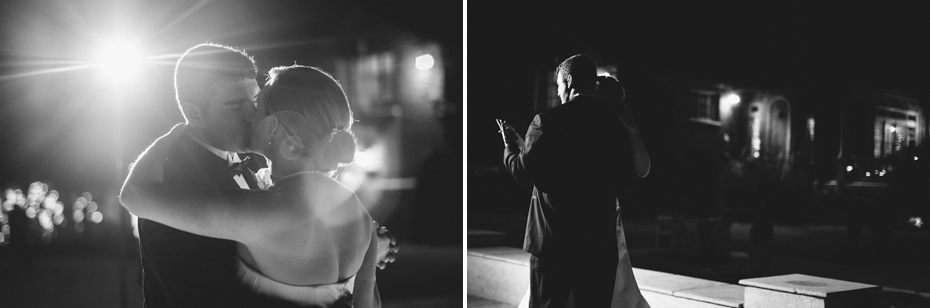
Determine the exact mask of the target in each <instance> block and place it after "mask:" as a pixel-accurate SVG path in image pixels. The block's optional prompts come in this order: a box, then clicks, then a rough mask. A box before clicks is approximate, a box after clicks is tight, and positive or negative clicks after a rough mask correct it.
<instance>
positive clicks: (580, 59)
mask: <svg viewBox="0 0 930 308" xmlns="http://www.w3.org/2000/svg"><path fill="white" fill-rule="evenodd" d="M556 76H558V78H561V79H562V81H563V82H565V80H566V79H567V77H568V76H572V83H573V84H574V87H575V88H580V89H584V88H591V89H593V88H594V87H595V86H596V85H597V66H596V65H595V64H594V60H592V59H591V57H589V56H588V55H584V54H577V55H574V56H571V57H569V58H568V59H565V61H562V64H559V68H558V69H557V70H556Z"/></svg>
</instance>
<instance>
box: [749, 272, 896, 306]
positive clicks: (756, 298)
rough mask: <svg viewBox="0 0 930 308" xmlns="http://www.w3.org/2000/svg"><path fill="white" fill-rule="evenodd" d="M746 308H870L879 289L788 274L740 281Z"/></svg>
mask: <svg viewBox="0 0 930 308" xmlns="http://www.w3.org/2000/svg"><path fill="white" fill-rule="evenodd" d="M740 284H742V285H746V286H747V287H746V293H745V300H746V307H747V308H769V307H772V308H775V307H804V308H809V307H810V308H814V307H819V308H832V307H872V306H874V305H875V300H876V297H877V295H878V290H880V289H881V287H879V286H875V285H869V284H862V283H856V282H850V281H843V280H836V279H829V278H822V277H815V276H808V275H802V274H790V275H782V276H773V277H763V278H753V279H743V280H740Z"/></svg>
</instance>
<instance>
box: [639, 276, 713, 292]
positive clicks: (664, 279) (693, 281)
mask: <svg viewBox="0 0 930 308" xmlns="http://www.w3.org/2000/svg"><path fill="white" fill-rule="evenodd" d="M634 275H635V274H634ZM636 282H637V283H639V289H640V290H643V291H650V292H655V293H661V294H666V295H676V294H675V293H676V292H681V291H685V290H690V289H698V288H707V287H714V286H723V285H727V284H726V283H723V282H717V281H711V280H705V279H699V278H692V277H688V276H681V275H662V276H653V277H648V278H643V279H642V280H640V279H639V277H637V279H636Z"/></svg>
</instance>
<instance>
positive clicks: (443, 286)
mask: <svg viewBox="0 0 930 308" xmlns="http://www.w3.org/2000/svg"><path fill="white" fill-rule="evenodd" d="M401 249H402V250H401V251H400V253H399V254H398V259H397V261H396V262H395V263H394V264H391V265H390V266H389V267H388V268H387V269H386V270H384V271H379V273H378V285H379V288H380V291H381V296H382V303H383V307H385V308H392V307H395V308H399V307H440V308H441V307H461V306H462V289H463V276H462V255H463V251H462V249H461V247H454V246H425V245H415V244H407V245H404V246H401ZM33 262H34V265H35V267H34V269H32V270H28V269H25V268H24V267H22V266H18V265H17V264H16V262H15V261H14V260H13V258H12V256H11V255H10V254H9V253H8V251H3V250H2V249H0V307H5V308H21V307H22V308H26V307H28V308H41V307H94V308H98V307H99V308H109V307H112V308H117V307H142V291H141V289H142V285H141V272H140V266H139V263H138V262H139V261H138V260H135V259H132V260H125V259H119V258H116V257H115V256H114V255H112V254H106V253H82V254H67V255H63V254H61V253H58V254H51V253H42V254H37V255H36V256H34V258H33Z"/></svg>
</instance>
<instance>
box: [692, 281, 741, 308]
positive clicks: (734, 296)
mask: <svg viewBox="0 0 930 308" xmlns="http://www.w3.org/2000/svg"><path fill="white" fill-rule="evenodd" d="M674 295H675V296H678V297H682V298H687V299H692V300H696V301H701V302H707V303H712V304H717V305H720V306H724V307H735V308H739V307H743V303H744V301H745V298H744V296H745V287H742V286H738V285H733V284H725V285H720V286H712V287H706V288H697V289H690V290H683V291H678V292H675V294H674Z"/></svg>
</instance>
